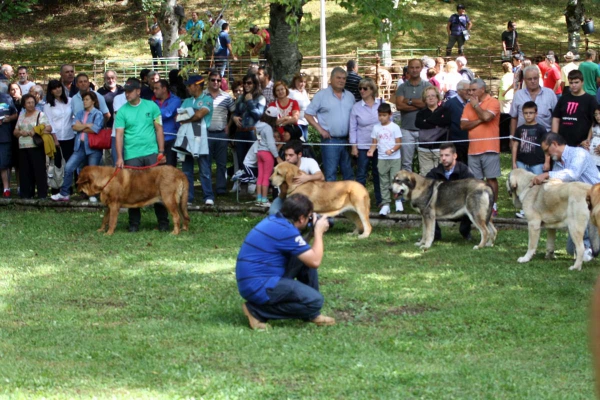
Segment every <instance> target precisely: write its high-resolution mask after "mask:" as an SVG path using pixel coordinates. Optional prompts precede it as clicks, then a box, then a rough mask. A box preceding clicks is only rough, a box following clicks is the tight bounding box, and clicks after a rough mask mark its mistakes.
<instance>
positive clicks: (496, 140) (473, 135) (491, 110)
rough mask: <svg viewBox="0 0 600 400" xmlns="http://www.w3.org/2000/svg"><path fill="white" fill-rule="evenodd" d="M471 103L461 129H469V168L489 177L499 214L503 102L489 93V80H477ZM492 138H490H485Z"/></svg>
mask: <svg viewBox="0 0 600 400" xmlns="http://www.w3.org/2000/svg"><path fill="white" fill-rule="evenodd" d="M467 92H468V96H469V97H468V98H469V100H468V101H467V104H466V106H465V109H464V111H463V114H462V117H461V121H460V129H462V130H465V131H468V132H469V140H474V141H472V142H469V167H470V168H471V170H472V171H473V174H474V175H475V178H477V179H483V178H485V179H486V181H487V183H488V185H490V186H491V187H492V189H493V190H494V211H493V215H494V216H496V214H497V206H496V202H497V201H498V179H497V178H498V177H499V176H500V174H501V172H500V102H499V101H498V100H497V99H495V98H493V97H492V96H490V95H489V93H487V92H486V87H485V82H484V81H483V80H481V79H474V80H473V82H471V85H470V86H469V89H468V91H467ZM481 139H488V140H481Z"/></svg>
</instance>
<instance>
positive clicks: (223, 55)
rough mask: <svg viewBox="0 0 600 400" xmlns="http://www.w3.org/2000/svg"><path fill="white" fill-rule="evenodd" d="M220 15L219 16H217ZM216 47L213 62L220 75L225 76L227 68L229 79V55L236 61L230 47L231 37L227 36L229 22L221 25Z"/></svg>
mask: <svg viewBox="0 0 600 400" xmlns="http://www.w3.org/2000/svg"><path fill="white" fill-rule="evenodd" d="M219 17H221V16H219ZM217 23H218V22H217ZM217 40H218V42H219V43H218V45H219V46H218V49H217V52H216V53H215V62H216V65H217V69H218V70H219V72H220V73H221V77H225V70H227V71H228V72H227V76H228V79H227V80H228V81H231V80H232V79H231V76H232V75H231V68H228V66H229V57H230V56H231V57H232V58H233V61H237V57H236V56H235V54H234V53H233V47H231V37H229V24H228V23H226V22H225V23H223V25H222V26H221V33H219V37H218V38H217Z"/></svg>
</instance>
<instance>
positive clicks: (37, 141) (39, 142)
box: [33, 111, 44, 147]
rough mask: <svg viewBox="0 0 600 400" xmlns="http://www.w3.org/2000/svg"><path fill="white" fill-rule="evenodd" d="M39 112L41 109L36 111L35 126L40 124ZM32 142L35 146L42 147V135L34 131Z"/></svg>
mask: <svg viewBox="0 0 600 400" xmlns="http://www.w3.org/2000/svg"><path fill="white" fill-rule="evenodd" d="M41 113H42V112H41V111H38V115H37V119H36V121H35V126H38V125H39V124H40V114H41ZM33 144H35V145H36V147H44V139H42V137H41V136H40V135H38V134H37V133H36V134H34V135H33Z"/></svg>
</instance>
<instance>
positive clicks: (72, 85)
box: [60, 64, 79, 97]
mask: <svg viewBox="0 0 600 400" xmlns="http://www.w3.org/2000/svg"><path fill="white" fill-rule="evenodd" d="M60 82H61V83H62V85H63V90H64V91H65V94H66V95H67V96H69V97H73V96H75V95H76V94H77V92H79V89H77V83H76V82H75V67H73V66H72V65H71V64H63V65H62V66H61V67H60Z"/></svg>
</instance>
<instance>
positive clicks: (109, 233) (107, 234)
mask: <svg viewBox="0 0 600 400" xmlns="http://www.w3.org/2000/svg"><path fill="white" fill-rule="evenodd" d="M113 233H114V232H111V231H108V232H106V233H104V236H112V234H113Z"/></svg>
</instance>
